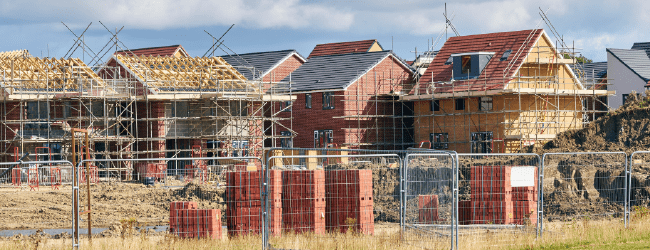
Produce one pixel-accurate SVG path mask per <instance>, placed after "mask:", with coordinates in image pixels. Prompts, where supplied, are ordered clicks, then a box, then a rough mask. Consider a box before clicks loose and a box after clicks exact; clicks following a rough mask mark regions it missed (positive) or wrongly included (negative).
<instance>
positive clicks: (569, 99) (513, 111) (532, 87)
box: [402, 30, 613, 153]
mask: <svg viewBox="0 0 650 250" xmlns="http://www.w3.org/2000/svg"><path fill="white" fill-rule="evenodd" d="M537 31H539V30H532V31H531V33H530V34H529V35H528V37H526V39H525V41H524V42H523V43H522V45H521V47H519V48H518V49H516V50H514V49H513V50H512V52H511V55H510V58H509V59H508V60H509V63H508V64H507V65H506V66H505V68H503V72H504V74H503V76H502V77H501V76H496V77H492V78H487V77H485V78H484V77H479V78H476V79H458V80H454V79H453V78H452V79H451V80H447V81H435V82H434V81H433V77H432V81H429V82H420V83H418V84H417V86H415V87H414V94H413V95H411V96H405V97H404V98H402V100H403V101H406V102H411V101H412V102H415V103H414V111H413V112H414V116H413V118H414V127H415V128H416V129H415V133H414V137H415V141H416V142H422V143H427V146H428V145H430V146H431V147H432V148H435V149H448V150H456V151H458V152H472V153H493V152H494V153H496V152H505V153H509V152H521V151H523V150H524V148H525V147H527V146H530V145H541V144H542V143H544V142H547V141H550V140H552V139H554V138H555V136H556V135H558V134H559V133H561V132H564V131H567V130H571V129H579V128H581V127H582V126H583V125H584V124H586V123H589V122H590V121H591V120H593V119H595V118H597V117H598V116H599V115H602V114H604V113H606V112H608V111H609V106H607V97H608V96H610V95H612V94H613V93H612V92H611V91H607V88H606V86H607V80H606V79H593V78H591V79H590V80H586V77H585V74H584V73H583V72H581V71H580V68H579V67H576V69H575V70H574V71H573V70H571V69H570V68H569V67H568V65H569V64H575V63H576V59H575V58H576V55H577V54H578V52H576V48H575V47H558V46H553V44H552V43H551V41H550V39H548V38H547V36H545V35H544V33H543V32H542V33H541V34H542V35H540V37H541V38H540V39H539V40H537V41H536V42H535V40H532V39H534V38H533V37H534V33H535V32H537ZM533 42H534V43H533ZM562 44H564V43H563V42H562ZM495 56H497V55H495ZM492 60H494V59H492ZM497 60H498V58H497ZM430 67H434V66H433V65H432V66H430ZM513 72H514V74H512V73H513ZM452 74H453V73H452ZM495 75H496V74H492V76H495ZM429 143H430V144H429Z"/></svg>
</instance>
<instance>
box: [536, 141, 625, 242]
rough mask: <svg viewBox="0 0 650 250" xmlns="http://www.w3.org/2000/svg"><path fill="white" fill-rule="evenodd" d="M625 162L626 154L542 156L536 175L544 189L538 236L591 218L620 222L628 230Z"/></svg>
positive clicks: (585, 153)
mask: <svg viewBox="0 0 650 250" xmlns="http://www.w3.org/2000/svg"><path fill="white" fill-rule="evenodd" d="M627 160H628V157H627V154H626V153H625V152H567V153H547V154H544V155H543V156H542V171H540V173H539V179H540V189H543V192H542V193H541V196H540V199H541V203H542V209H543V211H542V213H541V214H540V215H541V220H540V222H541V225H540V226H541V228H540V229H541V231H540V234H541V233H542V232H543V231H544V230H546V228H554V226H555V224H556V223H562V222H568V221H589V220H592V219H594V218H597V219H604V220H622V221H623V223H624V224H625V226H626V227H627V225H628V218H629V204H628V199H629V198H628V189H629V188H628V180H629V176H628V172H629V171H628V167H629V165H628V161H627ZM546 223H549V224H550V225H546Z"/></svg>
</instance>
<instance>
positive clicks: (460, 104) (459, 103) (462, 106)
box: [454, 98, 465, 111]
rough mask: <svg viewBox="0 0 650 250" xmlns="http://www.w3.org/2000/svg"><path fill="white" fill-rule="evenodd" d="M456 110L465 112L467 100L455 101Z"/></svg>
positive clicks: (459, 99) (457, 99)
mask: <svg viewBox="0 0 650 250" xmlns="http://www.w3.org/2000/svg"><path fill="white" fill-rule="evenodd" d="M454 109H455V110H456V111H461V110H465V98H456V99H454Z"/></svg>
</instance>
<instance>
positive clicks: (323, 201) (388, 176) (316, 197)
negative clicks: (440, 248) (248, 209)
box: [263, 153, 402, 249]
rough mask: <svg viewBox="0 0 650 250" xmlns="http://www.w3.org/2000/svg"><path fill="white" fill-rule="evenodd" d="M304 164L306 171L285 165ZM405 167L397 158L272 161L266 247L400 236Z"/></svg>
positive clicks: (369, 156)
mask: <svg viewBox="0 0 650 250" xmlns="http://www.w3.org/2000/svg"><path fill="white" fill-rule="evenodd" d="M301 159H304V160H305V163H306V164H305V165H304V167H296V166H294V165H288V166H286V167H285V165H282V164H280V163H281V162H283V160H291V161H299V160H301ZM401 165H402V158H401V157H400V156H399V155H398V154H395V153H392V154H359V155H352V154H348V155H296V156H272V157H269V158H268V159H267V163H266V168H265V169H266V170H265V175H266V176H265V177H266V178H265V179H266V182H265V190H266V191H265V195H266V199H265V201H266V202H265V213H264V215H265V219H264V221H265V225H264V228H265V230H264V234H263V240H264V248H265V249H268V248H270V247H271V246H273V247H274V248H278V247H279V248H291V246H285V245H286V244H287V243H286V242H287V241H286V240H282V241H278V240H276V239H279V237H282V238H289V237H294V238H300V237H306V236H309V238H311V239H318V238H330V237H336V236H337V235H339V234H349V233H352V234H365V235H373V238H379V237H385V236H387V235H390V232H391V230H392V231H395V229H396V231H399V230H400V225H399V221H400V212H399V207H400V200H401V197H400V196H401V194H400V192H399V190H400V189H399V185H400V179H399V178H400V176H399V173H400V168H401V167H402V166H401ZM266 184H268V185H266ZM279 186H281V187H282V188H281V189H280V188H277V187H279ZM375 222H379V224H378V225H376V224H375ZM271 234H273V236H276V237H271ZM277 236H279V237H277ZM370 241H371V242H372V238H371V239H370Z"/></svg>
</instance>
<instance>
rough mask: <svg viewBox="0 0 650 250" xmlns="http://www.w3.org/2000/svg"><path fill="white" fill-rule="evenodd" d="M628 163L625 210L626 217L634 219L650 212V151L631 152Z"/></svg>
mask: <svg viewBox="0 0 650 250" xmlns="http://www.w3.org/2000/svg"><path fill="white" fill-rule="evenodd" d="M628 165H629V167H628V171H629V173H628V186H629V187H630V188H629V192H628V207H627V209H628V210H627V211H628V214H629V217H628V218H629V219H630V220H635V219H640V218H642V217H644V216H648V215H649V214H650V212H649V211H650V210H648V209H649V208H650V178H649V176H650V151H638V152H634V153H632V154H631V155H630V161H629V162H628ZM630 213H631V214H630Z"/></svg>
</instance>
